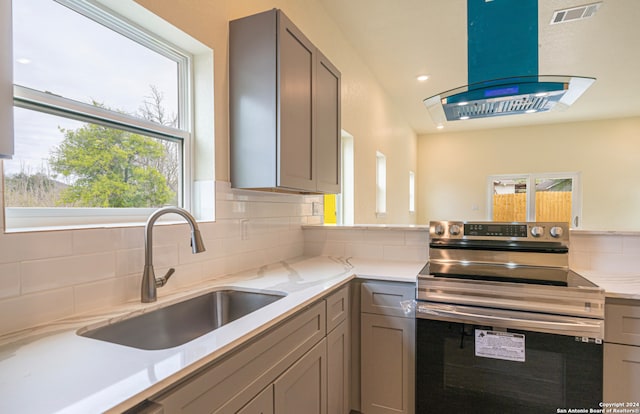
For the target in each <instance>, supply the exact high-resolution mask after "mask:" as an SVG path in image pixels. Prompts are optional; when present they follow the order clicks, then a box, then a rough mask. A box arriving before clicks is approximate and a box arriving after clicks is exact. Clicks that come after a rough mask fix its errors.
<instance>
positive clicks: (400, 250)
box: [383, 245, 428, 263]
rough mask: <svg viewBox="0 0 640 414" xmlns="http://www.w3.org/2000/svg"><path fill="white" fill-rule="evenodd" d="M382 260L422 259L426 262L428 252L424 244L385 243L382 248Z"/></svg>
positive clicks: (417, 260)
mask: <svg viewBox="0 0 640 414" xmlns="http://www.w3.org/2000/svg"><path fill="white" fill-rule="evenodd" d="M383 251H384V253H383V258H384V260H408V261H412V262H413V261H416V262H419V261H423V262H425V263H426V261H427V259H428V253H427V249H426V247H425V246H396V245H385V246H384V248H383Z"/></svg>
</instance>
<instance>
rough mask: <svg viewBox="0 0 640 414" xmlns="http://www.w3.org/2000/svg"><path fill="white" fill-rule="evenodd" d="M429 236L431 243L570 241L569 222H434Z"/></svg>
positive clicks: (430, 224)
mask: <svg viewBox="0 0 640 414" xmlns="http://www.w3.org/2000/svg"><path fill="white" fill-rule="evenodd" d="M429 236H430V237H431V240H434V239H454V240H455V239H468V240H522V241H553V242H563V243H564V242H567V241H568V240H569V223H561V222H516V223H503V222H494V221H473V222H472V221H432V222H431V223H429Z"/></svg>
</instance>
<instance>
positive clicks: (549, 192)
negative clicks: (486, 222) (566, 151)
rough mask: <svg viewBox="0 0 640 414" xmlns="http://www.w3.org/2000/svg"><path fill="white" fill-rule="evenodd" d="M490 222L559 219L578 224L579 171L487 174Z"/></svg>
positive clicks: (579, 206) (574, 225)
mask: <svg viewBox="0 0 640 414" xmlns="http://www.w3.org/2000/svg"><path fill="white" fill-rule="evenodd" d="M489 194H490V201H489V206H490V212H491V219H492V220H493V221H562V222H567V223H570V225H571V227H578V226H579V225H580V215H581V209H580V208H581V202H580V174H579V173H541V174H517V175H494V176H490V177H489Z"/></svg>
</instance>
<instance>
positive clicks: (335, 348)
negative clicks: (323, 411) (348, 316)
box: [327, 320, 351, 414]
mask: <svg viewBox="0 0 640 414" xmlns="http://www.w3.org/2000/svg"><path fill="white" fill-rule="evenodd" d="M348 326H349V324H348V321H346V320H345V321H342V322H341V323H340V324H338V326H336V327H335V329H333V330H332V331H331V332H329V334H328V335H327V411H328V412H329V414H348V413H349V373H350V366H351V358H349V356H350V354H351V353H350V341H349V329H348Z"/></svg>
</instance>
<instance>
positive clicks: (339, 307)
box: [325, 285, 349, 333]
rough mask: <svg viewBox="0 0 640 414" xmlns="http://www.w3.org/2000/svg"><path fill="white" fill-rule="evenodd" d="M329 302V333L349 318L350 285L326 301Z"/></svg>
mask: <svg viewBox="0 0 640 414" xmlns="http://www.w3.org/2000/svg"><path fill="white" fill-rule="evenodd" d="M325 300H326V302H327V333H328V332H331V331H332V330H333V328H335V327H336V326H338V325H339V324H340V322H342V321H344V320H345V319H346V318H347V313H348V312H349V285H347V286H345V287H343V288H342V289H340V290H339V291H337V292H335V293H333V294H332V295H331V296H329V297H328V298H326V299H325Z"/></svg>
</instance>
